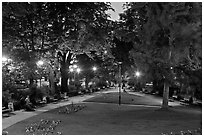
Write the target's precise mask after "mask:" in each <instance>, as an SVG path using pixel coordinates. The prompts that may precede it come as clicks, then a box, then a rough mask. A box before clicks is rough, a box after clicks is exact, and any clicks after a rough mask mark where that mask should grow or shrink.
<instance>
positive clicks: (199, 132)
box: [162, 128, 202, 135]
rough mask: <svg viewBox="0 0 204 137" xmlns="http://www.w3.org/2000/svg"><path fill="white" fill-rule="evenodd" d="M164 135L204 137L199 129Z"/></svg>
mask: <svg viewBox="0 0 204 137" xmlns="http://www.w3.org/2000/svg"><path fill="white" fill-rule="evenodd" d="M162 135H202V129H200V128H198V129H196V130H188V131H180V132H178V133H173V132H170V133H162Z"/></svg>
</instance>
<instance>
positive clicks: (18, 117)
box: [2, 88, 180, 129]
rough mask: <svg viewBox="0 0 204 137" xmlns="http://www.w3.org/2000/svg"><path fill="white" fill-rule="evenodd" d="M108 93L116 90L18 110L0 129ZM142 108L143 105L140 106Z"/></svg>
mask: <svg viewBox="0 0 204 137" xmlns="http://www.w3.org/2000/svg"><path fill="white" fill-rule="evenodd" d="M110 92H118V88H111V89H108V90H102V91H99V92H95V93H92V94H90V95H83V96H75V97H70V98H69V99H68V100H67V101H64V100H63V101H61V102H58V103H56V104H55V103H50V104H46V106H44V107H41V108H37V109H36V111H32V112H27V111H24V110H19V111H15V112H12V113H14V115H12V116H10V117H7V118H3V119H2V129H5V128H7V127H9V126H11V125H13V124H15V123H18V122H20V121H22V120H25V119H27V118H30V117H32V116H35V115H38V114H41V113H43V112H46V111H49V110H52V109H55V108H59V107H62V106H65V105H68V104H71V103H72V102H73V103H80V102H82V101H84V100H86V99H89V98H91V97H94V96H96V95H98V94H102V93H110ZM128 93H129V94H133V95H136V96H140V97H144V96H145V97H148V98H155V101H158V102H161V101H162V99H161V98H158V97H155V96H152V95H146V94H144V93H139V92H131V91H128ZM169 105H170V106H178V105H180V103H179V102H169ZM141 106H143V105H141Z"/></svg>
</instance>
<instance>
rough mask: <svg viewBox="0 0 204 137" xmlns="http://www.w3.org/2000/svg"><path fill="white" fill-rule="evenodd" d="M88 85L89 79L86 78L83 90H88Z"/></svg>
mask: <svg viewBox="0 0 204 137" xmlns="http://www.w3.org/2000/svg"><path fill="white" fill-rule="evenodd" d="M88 84H89V79H88V77H86V79H85V88H86V89H88Z"/></svg>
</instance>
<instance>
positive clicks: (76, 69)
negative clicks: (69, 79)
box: [69, 64, 81, 86]
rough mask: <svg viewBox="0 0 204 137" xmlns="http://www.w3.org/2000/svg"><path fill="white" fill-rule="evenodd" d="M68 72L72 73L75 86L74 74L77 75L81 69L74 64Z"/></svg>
mask: <svg viewBox="0 0 204 137" xmlns="http://www.w3.org/2000/svg"><path fill="white" fill-rule="evenodd" d="M69 71H70V72H73V73H74V86H75V81H76V72H77V73H78V74H79V73H80V72H81V69H80V68H79V67H78V66H77V65H76V64H75V65H73V66H71V68H70V69H69Z"/></svg>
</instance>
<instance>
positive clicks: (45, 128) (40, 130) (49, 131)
mask: <svg viewBox="0 0 204 137" xmlns="http://www.w3.org/2000/svg"><path fill="white" fill-rule="evenodd" d="M60 123H61V121H60V120H57V121H54V120H44V119H41V120H40V122H36V123H32V124H31V125H29V126H27V127H26V128H25V132H26V133H27V134H30V135H56V134H57V135H61V134H62V133H61V132H57V131H56V127H57V125H58V124H60Z"/></svg>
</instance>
